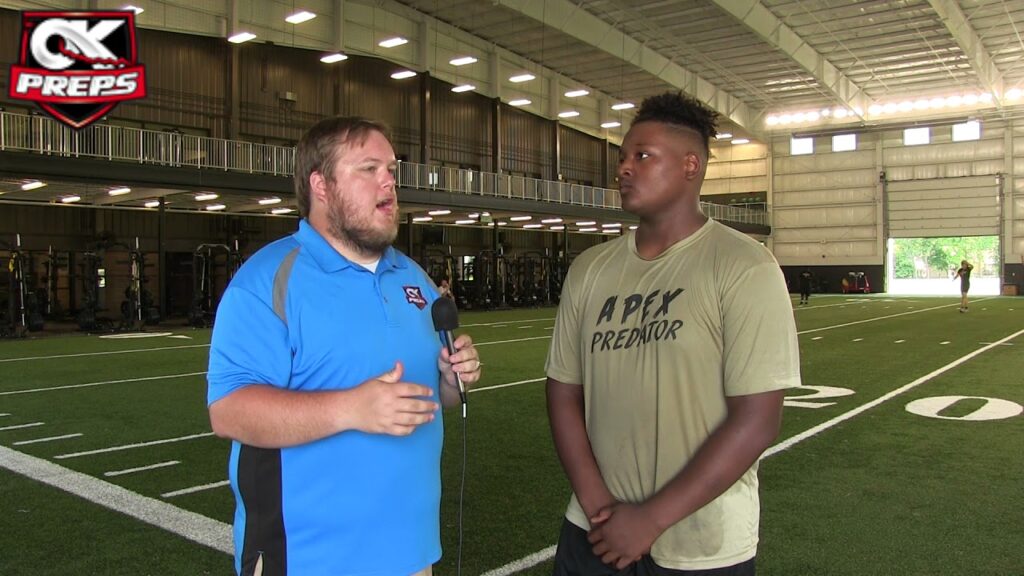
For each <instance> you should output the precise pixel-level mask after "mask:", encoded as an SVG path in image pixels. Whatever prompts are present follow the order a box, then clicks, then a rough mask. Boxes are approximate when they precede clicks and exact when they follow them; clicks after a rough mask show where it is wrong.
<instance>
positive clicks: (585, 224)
mask: <svg viewBox="0 0 1024 576" xmlns="http://www.w3.org/2000/svg"><path fill="white" fill-rule="evenodd" d="M594 224H597V222H592V221H590V220H588V221H586V222H577V223H576V225H577V226H593V225H594Z"/></svg>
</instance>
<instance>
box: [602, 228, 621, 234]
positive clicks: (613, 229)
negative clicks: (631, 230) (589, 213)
mask: <svg viewBox="0 0 1024 576" xmlns="http://www.w3.org/2000/svg"><path fill="white" fill-rule="evenodd" d="M601 232H604V233H605V234H618V233H619V232H622V230H619V229H618V228H609V229H607V230H601Z"/></svg>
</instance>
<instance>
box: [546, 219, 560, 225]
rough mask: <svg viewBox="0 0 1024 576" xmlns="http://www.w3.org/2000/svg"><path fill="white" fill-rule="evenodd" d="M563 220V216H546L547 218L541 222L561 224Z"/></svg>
mask: <svg viewBox="0 0 1024 576" xmlns="http://www.w3.org/2000/svg"><path fill="white" fill-rule="evenodd" d="M561 222H562V219H561V218H545V219H543V220H541V223H543V224H559V223H561Z"/></svg>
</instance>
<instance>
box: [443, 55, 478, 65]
mask: <svg viewBox="0 0 1024 576" xmlns="http://www.w3.org/2000/svg"><path fill="white" fill-rule="evenodd" d="M474 62H476V58H473V57H472V56H460V57H458V58H452V59H451V60H449V61H448V63H449V64H451V65H452V66H465V65H466V64H472V63H474Z"/></svg>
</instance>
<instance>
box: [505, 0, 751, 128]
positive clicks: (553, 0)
mask: <svg viewBox="0 0 1024 576" xmlns="http://www.w3.org/2000/svg"><path fill="white" fill-rule="evenodd" d="M493 2H494V3H495V4H500V5H502V6H504V7H506V8H508V9H510V10H514V11H516V12H519V13H520V14H523V15H525V16H527V17H529V18H532V19H534V20H536V21H538V22H541V23H543V24H544V25H545V26H549V27H551V28H553V29H555V30H560V31H561V32H563V33H565V34H568V35H569V36H572V37H573V38H576V39H577V40H580V41H582V42H585V43H587V44H589V45H591V46H594V47H595V48H598V49H600V50H602V51H604V52H607V53H608V54H611V55H612V56H615V57H616V58H620V59H622V60H623V61H625V62H628V63H629V64H632V65H633V66H636V67H638V68H640V69H642V70H644V71H646V72H648V73H650V74H653V75H654V76H656V77H658V78H660V79H661V80H663V81H664V82H666V83H667V84H669V85H671V86H675V87H676V88H678V89H680V90H682V91H683V92H686V93H687V94H689V95H691V96H693V97H695V98H697V99H699V100H701V101H703V102H706V103H707V104H708V105H709V106H711V107H712V108H713V109H714V110H716V111H718V112H719V113H720V114H722V115H723V116H724V117H726V118H728V119H729V120H731V121H732V122H733V123H735V124H737V125H738V126H740V127H741V128H743V129H744V130H746V131H748V132H750V133H751V134H752V135H753V136H755V137H756V138H761V139H763V138H764V136H763V134H762V132H761V130H760V129H759V128H758V127H757V126H755V122H756V120H757V118H758V116H759V111H755V110H753V109H752V108H750V107H749V106H747V105H746V104H745V103H743V101H741V100H740V99H739V98H737V97H736V96H733V95H732V94H730V93H729V92H726V91H725V90H724V89H722V88H721V87H719V86H717V85H715V84H712V83H711V82H709V81H707V80H705V79H704V78H701V77H700V76H698V75H697V74H696V73H694V72H691V71H690V70H687V69H686V68H683V67H682V66H679V65H678V64H676V63H674V62H672V61H671V60H670V59H669V58H667V57H665V56H664V55H662V54H661V53H659V52H657V51H655V50H652V49H650V48H647V47H646V46H644V45H643V44H642V43H640V42H638V41H637V40H636V39H634V38H633V37H631V36H628V35H626V34H624V33H623V32H622V31H620V30H618V29H617V28H615V27H614V26H612V25H611V24H608V23H607V22H605V21H603V20H601V19H600V18H598V17H597V16H594V15H593V14H591V13H589V12H587V11H586V10H583V9H581V8H580V7H578V6H577V5H576V4H574V3H572V2H568V1H566V0H493Z"/></svg>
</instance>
